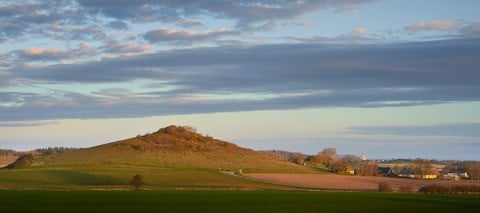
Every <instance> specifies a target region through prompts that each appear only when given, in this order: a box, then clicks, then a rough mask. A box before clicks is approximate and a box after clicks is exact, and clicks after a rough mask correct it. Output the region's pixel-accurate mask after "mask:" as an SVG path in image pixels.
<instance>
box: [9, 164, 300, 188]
mask: <svg viewBox="0 0 480 213" xmlns="http://www.w3.org/2000/svg"><path fill="white" fill-rule="evenodd" d="M136 174H141V175H142V176H143V177H144V181H145V186H144V188H145V189H151V190H168V189H240V190H251V189H268V190H282V189H293V187H287V186H280V185H273V184H266V183H260V182H256V181H251V180H247V179H242V178H238V177H234V176H231V175H227V174H224V173H221V172H220V171H218V170H214V169H205V168H168V167H167V168H164V167H151V166H137V165H82V166H75V167H36V168H24V169H12V170H0V189H13V190H16V189H21V190H31V189H35V190H37V189H38V190H58V189H61V190H68V189H73V190H91V189H116V190H129V189H130V188H131V186H130V180H131V179H132V177H133V176H134V175H136Z"/></svg>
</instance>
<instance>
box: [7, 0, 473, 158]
mask: <svg viewBox="0 0 480 213" xmlns="http://www.w3.org/2000/svg"><path fill="white" fill-rule="evenodd" d="M478 8H480V2H479V1H477V0H461V1H458V0H422V1H415V0H338V1H331V0H316V1H308V0H303V1H286V0H259V1H254V0H240V1H224V0H208V1H203V0H195V1H193V0H184V1H169V0H166V1H153V0H136V1H129V0H59V1H40V0H39V1H37V0H12V1H10V0H1V1H0V149H16V150H31V149H35V148H43V147H53V146H65V147H90V146H95V145H99V144H103V143H107V142H112V141H116V140H120V139H125V138H130V137H134V136H136V135H138V134H144V133H149V132H154V131H156V130H158V129H159V128H162V127H165V126H168V125H188V126H193V127H195V128H197V129H198V131H199V132H200V133H202V134H206V135H207V134H208V135H211V136H213V137H215V138H219V139H223V140H227V141H230V142H233V143H236V144H238V145H240V146H243V147H247V148H251V149H255V150H271V149H276V150H288V151H295V152H303V153H307V154H315V153H317V152H319V151H321V150H322V149H324V148H329V147H335V148H337V152H338V153H340V154H357V155H360V154H365V155H367V158H376V159H381V158H388V159H390V158H417V157H421V158H429V159H458V160H480V155H479V154H478V153H479V152H480V13H478Z"/></svg>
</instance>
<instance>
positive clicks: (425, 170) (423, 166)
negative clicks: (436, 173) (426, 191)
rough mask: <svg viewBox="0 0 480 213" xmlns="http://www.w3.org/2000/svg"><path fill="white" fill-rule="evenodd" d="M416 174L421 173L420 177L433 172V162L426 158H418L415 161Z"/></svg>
mask: <svg viewBox="0 0 480 213" xmlns="http://www.w3.org/2000/svg"><path fill="white" fill-rule="evenodd" d="M413 163H414V167H415V171H416V173H418V174H416V175H419V177H420V179H423V178H425V177H426V176H427V175H429V174H432V173H433V166H432V162H430V161H429V160H426V159H421V158H417V159H416V160H414V161H413Z"/></svg>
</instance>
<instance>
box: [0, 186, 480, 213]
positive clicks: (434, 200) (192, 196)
mask: <svg viewBox="0 0 480 213" xmlns="http://www.w3.org/2000/svg"><path fill="white" fill-rule="evenodd" d="M0 203H1V205H0V212H50V213H51V212H275V213H278V212H289V213H291V212H408V213H412V212H475V211H476V210H478V209H480V197H479V196H443V195H442V196H432V195H423V194H385V193H368V192H355V193H347V192H295V191H0Z"/></svg>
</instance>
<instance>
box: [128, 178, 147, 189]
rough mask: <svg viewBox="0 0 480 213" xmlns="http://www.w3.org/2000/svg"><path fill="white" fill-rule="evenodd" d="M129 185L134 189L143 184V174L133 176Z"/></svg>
mask: <svg viewBox="0 0 480 213" xmlns="http://www.w3.org/2000/svg"><path fill="white" fill-rule="evenodd" d="M130 185H132V186H133V187H135V188H136V189H139V188H140V187H141V186H143V185H145V183H144V182H143V176H142V175H140V174H138V175H135V176H133V178H132V180H131V181H130Z"/></svg>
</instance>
